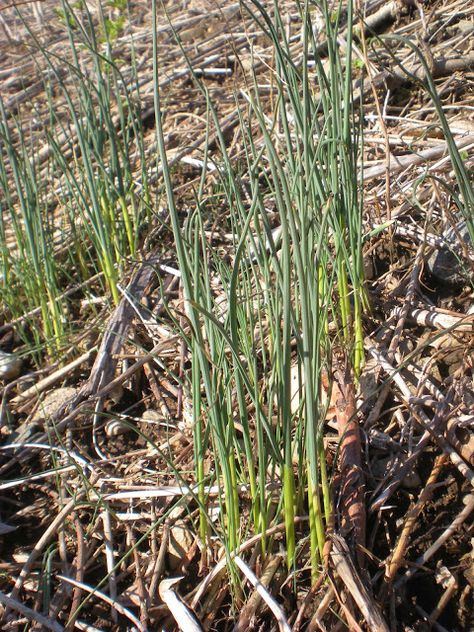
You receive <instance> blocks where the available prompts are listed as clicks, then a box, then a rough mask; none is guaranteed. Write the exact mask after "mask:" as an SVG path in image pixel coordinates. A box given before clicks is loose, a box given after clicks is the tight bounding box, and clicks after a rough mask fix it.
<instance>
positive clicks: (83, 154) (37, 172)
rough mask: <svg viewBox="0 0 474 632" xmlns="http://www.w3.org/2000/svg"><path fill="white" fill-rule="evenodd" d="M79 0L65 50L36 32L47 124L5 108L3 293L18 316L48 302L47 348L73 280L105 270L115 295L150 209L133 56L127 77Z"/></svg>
mask: <svg viewBox="0 0 474 632" xmlns="http://www.w3.org/2000/svg"><path fill="white" fill-rule="evenodd" d="M74 7H75V8H73V7H72V6H71V5H69V4H68V3H67V2H66V1H64V2H62V3H61V15H62V16H64V29H65V35H66V38H67V41H68V49H67V52H66V54H65V55H64V50H63V51H62V53H61V56H59V55H58V53H57V52H56V51H55V50H54V48H53V47H50V46H47V45H45V44H44V43H43V42H42V41H40V40H39V39H38V38H37V37H36V36H35V34H34V33H33V32H31V31H30V32H29V34H30V45H31V48H32V49H33V50H34V51H35V54H36V57H37V59H38V60H41V61H42V62H43V66H46V69H47V72H46V73H42V72H41V68H39V72H38V76H39V77H41V76H43V77H45V79H44V92H45V94H46V95H47V102H46V103H45V104H43V106H45V107H46V111H47V117H45V116H44V114H39V113H38V119H39V120H40V121H41V129H40V132H38V131H34V130H33V131H32V133H31V134H30V133H27V132H28V131H29V130H28V127H27V123H25V120H26V119H25V117H24V116H23V117H17V118H15V116H14V115H12V113H11V112H7V111H6V110H5V107H4V105H3V104H2V105H1V108H0V142H1V158H0V178H1V180H2V182H1V184H2V188H3V189H4V190H5V192H6V195H5V197H4V200H3V206H2V230H3V231H6V230H7V228H6V227H7V226H8V227H10V228H12V229H13V232H14V240H13V242H12V244H11V247H10V250H9V252H8V253H7V252H6V251H4V252H3V257H2V263H3V268H2V273H3V283H2V285H3V289H2V294H3V296H4V298H5V299H6V303H7V307H8V310H9V312H10V314H11V316H12V317H15V316H20V315H21V314H23V313H25V312H29V311H30V310H34V309H35V308H36V307H40V308H41V319H40V322H41V328H42V332H41V335H40V338H41V339H42V340H43V341H48V342H47V344H48V348H49V350H52V347H54V346H56V347H58V346H60V345H61V344H62V338H63V336H64V332H65V329H64V328H65V326H66V325H65V323H66V321H67V316H66V314H67V311H68V310H67V306H66V302H65V300H64V299H63V298H60V295H61V294H62V292H63V290H64V289H66V287H67V286H68V285H70V284H71V283H75V284H77V283H81V282H83V281H86V280H87V279H88V278H89V277H90V276H92V275H93V274H95V273H97V272H100V273H102V274H101V277H100V278H102V279H103V280H104V281H105V287H104V289H105V290H106V291H108V292H109V293H110V295H111V297H112V299H113V301H114V302H115V303H117V302H118V300H119V291H118V289H117V282H118V280H119V278H120V276H121V273H122V272H123V270H124V269H125V267H126V266H127V265H128V264H129V262H130V260H131V259H133V258H135V257H136V254H137V247H138V239H139V234H140V229H141V228H142V229H143V226H144V225H145V224H146V222H147V221H148V219H149V209H150V205H149V202H150V196H149V191H148V173H147V168H146V166H145V151H144V138H143V130H142V128H141V123H140V118H139V117H137V103H138V104H139V101H140V93H139V91H138V85H139V82H138V78H137V74H136V66H135V65H133V64H132V67H131V68H130V69H129V71H128V73H127V78H125V77H124V75H123V74H122V72H121V70H120V68H119V64H120V60H116V59H115V58H114V55H113V51H112V46H111V41H110V28H109V29H108V28H106V25H107V24H108V23H107V22H106V20H105V19H104V17H103V15H102V14H100V15H101V19H100V20H99V21H98V22H97V20H95V19H94V18H93V17H92V16H91V14H90V12H89V9H88V7H87V4H86V3H81V2H80V3H75V5H74ZM25 27H27V24H26V23H25ZM66 48H67V47H66ZM132 52H133V45H132ZM133 59H134V57H133V55H132V61H133ZM53 92H56V93H59V95H60V98H58V95H57V94H53ZM29 105H30V107H31V108H32V111H33V112H34V111H35V108H36V107H37V106H36V105H35V104H34V103H31V104H29ZM139 109H140V108H139V107H138V110H139ZM20 118H22V120H20ZM28 138H33V139H34V140H32V141H28V140H26V139H28ZM36 138H39V139H40V140H41V142H40V143H38V142H37V140H36ZM46 145H48V146H49V149H47V150H46V149H45V146H46ZM45 153H46V160H45V159H44V156H45ZM137 175H138V176H139V177H140V179H141V187H138V186H137V183H136V179H137ZM51 183H53V186H51ZM47 185H48V186H47ZM26 270H34V274H33V275H31V274H27V273H26ZM32 284H33V285H32ZM33 286H34V287H33ZM12 288H15V292H14V298H13V296H12V297H11V298H10V299H8V296H9V294H8V292H9V291H10V290H11V289H12ZM22 288H24V291H23V290H22ZM33 329H34V331H38V328H37V327H35V328H33ZM51 341H53V342H51ZM37 342H39V341H37Z"/></svg>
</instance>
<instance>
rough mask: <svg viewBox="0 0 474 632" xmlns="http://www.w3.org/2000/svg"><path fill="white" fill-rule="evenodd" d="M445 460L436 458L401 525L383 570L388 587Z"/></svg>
mask: <svg viewBox="0 0 474 632" xmlns="http://www.w3.org/2000/svg"><path fill="white" fill-rule="evenodd" d="M447 459H448V457H447V456H446V455H445V454H441V455H439V456H437V457H436V459H435V462H434V465H433V469H432V470H431V474H430V476H429V478H428V480H427V482H426V485H425V487H424V488H423V491H422V492H421V494H420V496H419V498H418V500H417V502H416V503H415V505H414V507H412V508H411V509H410V510H409V512H408V513H407V515H406V519H405V524H404V525H403V529H402V532H401V534H400V537H399V538H398V542H397V544H396V545H395V548H394V550H393V553H392V556H391V559H390V562H389V563H388V565H387V567H386V569H385V577H384V581H385V585H386V586H388V584H390V583H391V582H392V581H393V579H394V577H395V575H396V573H397V571H398V569H399V568H400V566H401V564H402V563H403V556H404V554H405V551H406V549H407V547H408V542H409V539H410V534H411V533H412V531H413V528H414V526H415V522H416V521H417V519H418V516H419V515H420V513H421V512H422V511H423V507H424V506H425V505H426V503H427V502H428V501H429V499H430V498H431V496H432V495H433V491H434V483H435V482H436V480H437V479H438V477H439V475H440V473H441V470H442V469H443V466H444V465H445V463H446V461H447Z"/></svg>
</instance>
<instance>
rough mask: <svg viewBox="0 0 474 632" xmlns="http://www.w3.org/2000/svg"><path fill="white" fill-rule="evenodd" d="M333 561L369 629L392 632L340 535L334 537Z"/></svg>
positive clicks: (378, 631) (374, 631)
mask: <svg viewBox="0 0 474 632" xmlns="http://www.w3.org/2000/svg"><path fill="white" fill-rule="evenodd" d="M331 560H332V562H333V564H334V568H335V570H336V572H337V574H338V576H339V577H340V579H341V580H342V581H343V583H344V585H345V586H346V588H347V590H348V591H349V593H350V594H351V596H352V598H353V599H354V601H355V602H356V604H357V606H358V608H359V610H360V611H361V613H362V616H363V617H364V619H365V621H366V622H367V625H368V626H369V629H370V630H371V631H373V632H390V631H389V628H388V626H387V624H386V623H385V621H384V619H383V617H382V613H381V612H380V610H379V608H378V606H377V604H375V603H374V600H373V599H372V597H371V596H370V595H369V592H368V591H367V589H366V588H365V586H364V584H363V583H362V581H361V579H360V577H359V575H358V574H357V571H356V569H355V568H354V565H353V563H352V561H351V556H350V552H349V547H348V546H347V544H346V542H345V541H344V540H343V539H342V538H341V537H340V536H338V535H333V536H332V549H331Z"/></svg>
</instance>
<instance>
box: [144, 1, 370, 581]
mask: <svg viewBox="0 0 474 632" xmlns="http://www.w3.org/2000/svg"><path fill="white" fill-rule="evenodd" d="M243 6H244V7H245V8H246V9H247V10H248V12H249V14H250V15H252V17H253V18H254V19H255V20H256V22H257V23H258V25H259V27H260V28H261V29H262V30H263V32H264V33H265V34H266V36H267V37H268V38H269V39H270V40H271V42H272V44H273V47H274V53H275V68H274V71H273V76H272V85H273V86H274V87H275V90H276V96H274V97H273V99H272V101H271V105H272V107H269V106H268V105H269V104H268V100H267V99H266V98H264V97H263V96H262V95H261V93H260V89H259V86H258V83H257V79H256V77H254V81H253V85H251V86H250V89H249V90H248V91H247V92H245V93H243V96H244V97H245V102H244V105H242V101H239V102H238V104H237V105H238V115H239V121H240V127H239V132H240V141H241V146H242V147H243V155H244V158H243V160H241V161H240V163H239V164H236V163H234V162H233V161H232V159H231V157H230V156H229V154H228V150H227V146H226V142H225V139H224V137H223V134H222V133H221V130H220V127H219V119H218V116H217V113H216V110H215V108H214V106H213V104H212V102H211V100H210V99H209V95H208V93H207V91H206V88H205V86H204V85H203V84H202V83H201V82H199V80H198V79H197V78H196V77H195V80H196V82H197V84H198V86H199V87H200V88H201V90H202V94H203V96H204V98H205V99H206V102H207V105H208V114H209V126H213V127H214V129H215V131H216V132H217V138H218V143H219V152H220V158H218V157H217V156H216V155H213V156H212V160H213V161H214V163H215V164H217V165H218V170H217V173H218V181H217V186H218V187H219V189H218V193H219V194H220V198H221V206H223V207H224V208H225V217H223V218H222V221H224V222H226V226H227V228H228V229H229V230H230V231H231V233H232V235H233V246H232V249H231V253H230V260H227V259H225V258H222V257H221V256H220V255H219V253H218V252H216V250H215V248H214V246H213V244H212V243H209V241H208V238H207V236H206V231H205V227H206V222H207V221H209V219H210V218H211V217H212V216H213V214H214V213H215V210H214V209H213V208H212V206H211V205H210V204H209V202H208V197H207V194H206V191H207V190H208V188H207V187H209V186H213V187H214V190H215V187H216V183H214V184H212V182H208V178H214V176H212V175H211V176H210V175H209V174H208V172H207V169H206V165H207V164H208V161H209V160H210V158H209V148H208V147H207V148H206V149H205V152H204V156H203V165H204V166H203V170H202V177H201V184H200V187H199V189H198V191H197V193H196V203H195V207H194V209H193V211H192V212H191V213H190V214H189V216H188V217H187V219H186V221H184V222H183V219H182V217H181V216H180V214H179V211H178V208H177V204H176V201H175V198H174V194H173V183H172V180H171V175H170V171H169V168H168V166H167V161H166V151H165V146H164V137H163V129H162V123H161V117H162V109H161V101H160V93H159V90H158V85H159V65H158V63H157V62H156V61H155V67H154V72H155V76H154V81H155V112H156V123H157V126H156V128H157V140H158V147H159V160H160V162H161V168H162V169H163V174H164V182H165V188H166V193H167V198H168V205H169V209H170V217H171V224H172V230H173V233H174V238H175V243H176V255H177V259H178V263H179V267H180V271H181V278H182V285H183V289H184V297H185V302H186V310H187V316H188V319H189V322H190V325H191V329H192V335H191V339H190V341H188V342H189V345H190V351H191V360H192V368H191V374H190V381H191V389H190V390H191V393H192V396H193V414H194V436H195V442H194V448H195V460H196V476H197V485H198V490H199V493H198V496H199V500H200V506H201V536H202V537H203V538H204V537H205V536H206V533H207V530H208V524H209V519H208V517H207V509H206V500H207V499H206V497H205V487H206V485H207V484H209V479H213V480H215V481H217V483H218V484H222V494H221V496H220V506H221V536H222V538H223V541H224V542H225V544H226V546H227V547H228V549H229V550H234V549H235V548H236V546H237V545H238V543H239V542H240V539H241V537H242V535H243V532H244V530H246V529H251V530H252V531H253V532H255V533H261V534H262V549H263V551H265V547H266V537H265V532H266V530H267V529H268V527H269V526H270V524H271V523H272V521H273V520H274V519H277V518H278V519H279V518H280V516H282V515H283V518H284V521H285V525H286V548H287V557H288V564H289V566H292V565H293V564H294V563H295V560H296V557H297V554H298V544H297V541H296V535H295V516H296V515H297V514H298V513H300V512H305V511H308V510H309V518H310V542H311V562H312V568H313V574H314V575H316V574H317V573H318V572H319V569H320V565H321V562H322V555H323V547H324V543H325V540H326V529H327V527H328V525H329V523H330V521H331V513H332V504H331V496H330V489H329V474H328V472H327V468H326V459H325V453H324V446H323V425H324V419H325V416H326V408H327V401H328V394H327V393H326V390H327V384H325V383H324V379H323V376H324V375H325V374H326V375H330V365H331V358H332V349H333V347H334V345H337V346H338V347H343V348H344V349H345V351H346V353H347V356H348V357H349V358H350V360H351V363H352V367H353V371H354V375H355V377H357V375H358V374H359V372H360V369H361V365H362V362H363V348H362V324H361V314H362V309H363V307H364V306H365V305H366V303H365V301H366V297H365V294H364V286H363V266H362V252H361V245H362V227H361V198H360V190H361V183H360V182H359V181H358V176H357V173H358V171H357V161H358V154H359V150H360V147H359V138H358V133H357V129H358V122H357V121H358V119H357V108H356V105H355V104H354V103H353V99H352V94H351V85H352V84H351V68H352V63H351V52H350V51H351V37H352V36H351V27H352V18H351V16H352V4H351V3H349V6H348V14H349V18H348V25H347V26H348V29H347V32H348V35H347V40H346V41H345V42H343V43H342V44H341V43H340V42H339V41H338V39H337V38H338V31H339V28H340V25H339V13H338V14H337V15H336V17H335V18H334V16H333V15H331V14H330V12H329V9H328V6H327V4H326V3H324V2H322V3H321V4H320V10H321V12H322V15H323V16H324V18H325V24H326V33H325V35H326V37H327V41H328V46H327V51H328V56H327V59H325V60H323V59H322V58H321V56H320V54H319V52H318V46H317V42H316V40H315V35H314V32H313V28H312V16H311V10H310V5H309V3H305V4H304V5H302V6H301V7H300V8H301V19H302V23H303V31H302V38H303V55H302V57H301V59H299V60H297V59H295V55H294V52H293V49H292V47H291V45H290V42H289V41H288V39H287V36H286V31H285V27H284V24H283V18H282V16H281V14H280V13H279V6H278V4H277V3H275V4H274V7H273V14H272V15H270V13H269V12H268V11H267V10H266V9H265V7H264V6H263V5H262V4H261V3H260V2H258V1H257V0H251V1H250V2H248V3H244V5H243ZM154 14H155V16H156V12H155V13H154ZM153 30H154V34H155V36H154V60H157V59H158V56H157V53H158V48H157V41H156V17H155V23H154V25H153ZM311 58H312V60H313V64H314V71H313V70H312V69H310V60H311ZM274 217H276V218H277V222H276V223H277V226H276V227H275V224H272V221H273V220H272V218H274ZM331 332H334V333H331ZM295 383H296V389H295ZM295 390H296V393H295ZM209 453H210V454H211V455H213V457H214V461H213V462H214V463H215V467H214V468H213V470H212V471H211V472H208V473H207V474H206V473H205V472H204V465H203V464H204V462H205V459H206V457H207V456H208V455H209ZM239 485H245V486H246V487H245V489H247V490H248V494H249V498H250V511H249V515H248V516H247V515H245V519H246V520H247V524H245V522H244V514H243V505H242V500H241V498H240V497H239V491H238V490H239ZM275 488H279V489H282V493H278V494H275V492H274V489H275ZM305 490H306V493H305ZM305 503H307V509H306V508H305ZM248 519H250V525H249V524H248Z"/></svg>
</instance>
